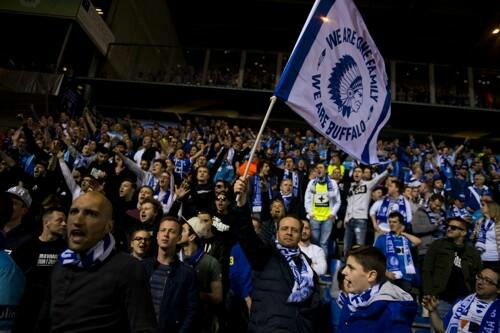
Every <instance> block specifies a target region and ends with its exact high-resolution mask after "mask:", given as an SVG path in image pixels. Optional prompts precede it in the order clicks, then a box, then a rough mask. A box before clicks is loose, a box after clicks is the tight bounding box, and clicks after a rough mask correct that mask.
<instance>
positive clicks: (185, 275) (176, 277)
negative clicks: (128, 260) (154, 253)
mask: <svg viewBox="0 0 500 333" xmlns="http://www.w3.org/2000/svg"><path fill="white" fill-rule="evenodd" d="M142 263H143V264H144V267H145V268H146V272H147V274H148V276H149V278H151V276H152V275H153V272H154V270H155V269H156V267H157V266H158V264H159V263H158V262H157V261H156V259H155V258H147V259H144V260H143V261H142ZM170 266H171V270H170V273H169V275H168V278H167V281H166V284H165V288H164V290H163V298H162V301H161V305H160V316H159V318H158V327H159V332H169V333H175V332H179V333H189V332H194V330H195V327H196V319H197V316H198V306H199V304H198V302H199V298H198V288H197V286H196V273H195V271H194V270H193V269H192V268H191V267H189V266H188V265H186V264H184V263H182V262H181V261H179V260H178V259H177V260H176V261H174V262H173V263H171V264H170Z"/></svg>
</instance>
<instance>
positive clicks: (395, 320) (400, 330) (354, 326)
mask: <svg viewBox="0 0 500 333" xmlns="http://www.w3.org/2000/svg"><path fill="white" fill-rule="evenodd" d="M386 283H390V282H386ZM416 313H417V303H416V302H413V301H398V300H393V301H388V300H377V301H374V302H372V303H371V304H369V305H368V306H366V307H362V308H360V309H358V310H357V311H356V312H351V311H350V309H349V307H348V306H347V305H345V306H344V307H343V308H342V312H341V313H340V320H339V327H338V328H339V330H338V332H339V333H357V332H369V333H411V332H412V330H411V325H412V323H413V320H414V318H415V314H416Z"/></svg>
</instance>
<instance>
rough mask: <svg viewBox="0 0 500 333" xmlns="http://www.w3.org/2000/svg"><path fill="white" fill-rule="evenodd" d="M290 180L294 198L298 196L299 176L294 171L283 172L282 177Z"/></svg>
mask: <svg viewBox="0 0 500 333" xmlns="http://www.w3.org/2000/svg"><path fill="white" fill-rule="evenodd" d="M283 178H286V179H291V180H292V193H293V196H294V197H298V196H299V174H298V172H296V171H292V170H285V173H284V177H283Z"/></svg>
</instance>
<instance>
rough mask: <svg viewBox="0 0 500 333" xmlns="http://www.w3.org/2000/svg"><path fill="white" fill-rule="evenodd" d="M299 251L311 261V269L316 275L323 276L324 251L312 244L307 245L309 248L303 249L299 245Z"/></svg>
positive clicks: (324, 265) (303, 247)
mask: <svg viewBox="0 0 500 333" xmlns="http://www.w3.org/2000/svg"><path fill="white" fill-rule="evenodd" d="M299 247H300V250H301V251H302V252H304V253H305V254H306V256H308V257H309V258H310V259H311V261H312V265H311V267H312V269H313V270H314V271H315V272H316V274H318V275H323V274H325V273H326V256H325V251H323V249H322V248H321V247H320V246H318V245H314V244H309V246H307V247H305V246H303V245H302V244H299Z"/></svg>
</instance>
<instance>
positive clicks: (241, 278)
mask: <svg viewBox="0 0 500 333" xmlns="http://www.w3.org/2000/svg"><path fill="white" fill-rule="evenodd" d="M229 281H230V286H231V290H232V291H233V292H234V294H235V295H237V296H238V297H239V298H241V299H245V297H247V296H250V294H251V293H252V267H251V266H250V263H249V262H248V259H247V257H246V256H245V253H244V252H243V249H242V248H241V246H240V244H239V243H236V244H235V245H233V247H232V248H231V257H230V259H229Z"/></svg>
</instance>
